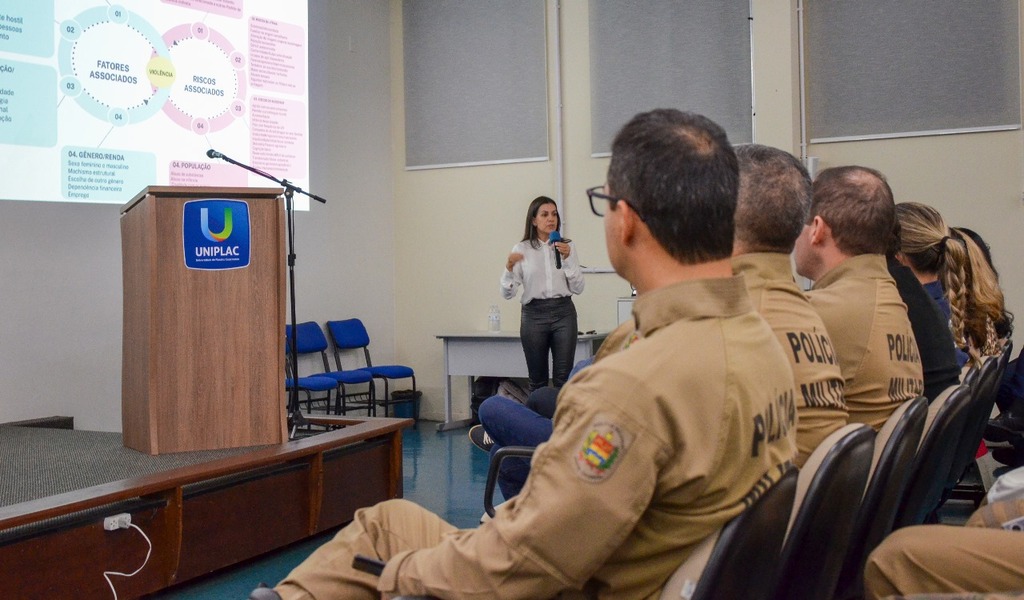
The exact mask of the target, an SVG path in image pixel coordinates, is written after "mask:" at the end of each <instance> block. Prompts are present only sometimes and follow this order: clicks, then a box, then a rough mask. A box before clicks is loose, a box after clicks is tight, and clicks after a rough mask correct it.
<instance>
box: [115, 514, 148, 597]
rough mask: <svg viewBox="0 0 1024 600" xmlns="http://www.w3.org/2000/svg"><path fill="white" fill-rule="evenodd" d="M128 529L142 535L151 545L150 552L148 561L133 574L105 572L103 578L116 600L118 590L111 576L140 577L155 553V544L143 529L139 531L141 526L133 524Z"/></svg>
mask: <svg viewBox="0 0 1024 600" xmlns="http://www.w3.org/2000/svg"><path fill="white" fill-rule="evenodd" d="M128 527H131V528H132V529H135V530H137V531H138V532H139V533H141V534H142V538H143V539H144V540H146V543H147V544H149V550H146V560H144V561H142V566H140V567H139V568H138V569H135V570H134V571H132V572H131V573H119V572H118V571H104V572H103V578H104V579H106V580H107V585H109V586H110V591H111V592H113V594H114V600H117V590H115V589H114V582H112V581H111V580H110V576H111V575H119V576H121V577H134V576H135V575H138V573H139V571H141V570H142V569H143V568H145V566H146V564H147V563H148V562H149V555H150V554H152V553H153V542H151V541H149V536H147V535H146V532H145V531H143V530H142V529H139V526H138V525H135V524H134V523H132V524H131V525H129V526H128Z"/></svg>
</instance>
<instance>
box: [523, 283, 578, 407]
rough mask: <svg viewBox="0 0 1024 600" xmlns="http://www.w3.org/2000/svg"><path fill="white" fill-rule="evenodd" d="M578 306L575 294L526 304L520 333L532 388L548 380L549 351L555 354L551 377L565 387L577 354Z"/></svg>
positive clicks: (552, 361) (536, 387)
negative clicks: (574, 298)
mask: <svg viewBox="0 0 1024 600" xmlns="http://www.w3.org/2000/svg"><path fill="white" fill-rule="evenodd" d="M577 331H578V330H577V326H576V306H575V305H574V304H573V303H572V298H571V297H569V296H565V297H563V298H546V299H536V300H531V301H530V302H529V303H528V304H524V305H523V318H522V319H521V321H520V325H519V337H520V338H521V339H522V341H523V352H524V353H525V354H526V369H527V371H528V372H529V374H530V391H533V390H536V389H538V388H542V387H544V386H546V385H547V384H548V354H549V353H550V354H551V370H552V373H551V379H552V380H553V383H554V385H555V387H562V385H564V384H565V382H566V381H567V380H568V379H569V372H570V371H571V370H572V365H573V363H574V361H575V357H576V336H577Z"/></svg>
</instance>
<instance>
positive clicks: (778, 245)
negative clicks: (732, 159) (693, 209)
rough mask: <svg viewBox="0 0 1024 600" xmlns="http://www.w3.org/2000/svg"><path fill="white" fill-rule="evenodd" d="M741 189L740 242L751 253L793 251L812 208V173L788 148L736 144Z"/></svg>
mask: <svg viewBox="0 0 1024 600" xmlns="http://www.w3.org/2000/svg"><path fill="white" fill-rule="evenodd" d="M735 149H736V158H737V159H738V160H739V164H740V190H739V195H738V197H737V200H736V241H738V242H741V243H742V244H743V245H744V248H745V249H746V250H747V251H749V252H783V253H786V254H789V253H790V252H792V251H793V245H794V244H796V238H798V237H800V232H801V231H802V230H803V227H804V223H805V222H806V221H807V215H808V214H809V213H810V210H811V176H810V175H809V174H808V173H807V169H806V168H804V166H803V165H802V164H801V163H800V161H799V160H797V158H796V157H795V156H793V155H792V154H790V153H789V152H786V151H785V150H779V149H778V148H772V147H771V146H762V145H761V144H743V145H740V146H736V148H735Z"/></svg>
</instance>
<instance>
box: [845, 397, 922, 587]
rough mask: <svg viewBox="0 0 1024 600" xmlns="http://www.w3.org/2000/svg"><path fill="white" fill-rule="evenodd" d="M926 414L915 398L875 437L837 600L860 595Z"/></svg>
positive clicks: (889, 522) (888, 525) (903, 484)
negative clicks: (869, 559) (866, 571)
mask: <svg viewBox="0 0 1024 600" xmlns="http://www.w3.org/2000/svg"><path fill="white" fill-rule="evenodd" d="M927 414H928V399H927V398H925V397H924V396H918V397H917V398H914V399H913V400H907V401H906V402H904V403H903V404H901V405H900V407H899V408H898V409H896V412H894V413H893V414H892V416H890V417H889V419H888V420H886V422H885V424H884V425H883V426H882V429H881V430H879V432H878V435H877V436H876V437H875V451H874V456H873V457H872V460H871V474H870V475H869V477H868V485H867V487H866V488H865V491H864V498H863V499H862V500H861V504H860V509H859V510H858V512H857V520H856V521H855V522H854V526H853V533H852V534H851V538H850V544H849V546H848V547H847V550H846V556H845V558H844V559H843V566H842V568H841V569H840V572H839V582H838V584H837V585H836V593H835V599H836V600H847V599H853V598H861V597H863V595H864V581H863V574H864V564H865V562H866V561H867V557H868V554H870V553H871V551H872V550H874V548H875V547H876V546H877V545H878V544H879V543H881V541H882V540H883V539H884V538H885V537H886V536H887V535H889V533H890V532H891V531H892V525H893V521H894V520H895V519H896V510H897V509H898V508H899V503H900V499H901V498H902V497H903V492H904V490H905V489H906V485H907V474H908V473H909V472H910V467H911V466H912V465H913V463H914V455H915V454H917V445H918V442H919V441H920V439H921V435H922V433H923V432H924V421H925V416H926V415H927Z"/></svg>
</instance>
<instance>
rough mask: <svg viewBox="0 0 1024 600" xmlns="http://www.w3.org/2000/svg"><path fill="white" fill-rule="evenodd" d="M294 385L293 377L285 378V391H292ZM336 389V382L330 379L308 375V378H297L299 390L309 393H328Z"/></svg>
mask: <svg viewBox="0 0 1024 600" xmlns="http://www.w3.org/2000/svg"><path fill="white" fill-rule="evenodd" d="M294 385H295V379H294V378H293V377H285V380H284V387H285V389H286V390H290V389H292V386H294ZM336 387H338V382H337V381H335V380H334V379H332V378H330V377H319V376H316V375H310V376H309V377H299V389H300V390H305V391H310V392H329V391H331V390H333V389H334V388H336Z"/></svg>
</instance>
